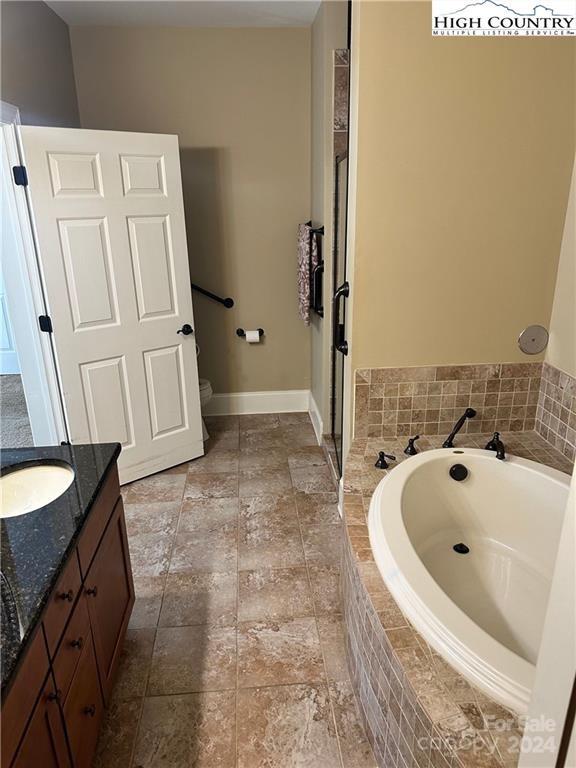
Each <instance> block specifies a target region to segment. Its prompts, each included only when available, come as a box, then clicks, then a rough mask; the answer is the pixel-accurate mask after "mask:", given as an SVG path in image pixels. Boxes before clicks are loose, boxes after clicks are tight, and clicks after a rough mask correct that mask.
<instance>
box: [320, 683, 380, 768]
mask: <svg viewBox="0 0 576 768" xmlns="http://www.w3.org/2000/svg"><path fill="white" fill-rule="evenodd" d="M329 690H330V700H331V703H332V711H333V713H334V720H335V721H336V733H337V734H338V741H339V744H340V752H341V754H342V763H343V765H344V768H377V765H376V760H375V759H374V754H373V752H372V748H371V747H370V744H369V743H368V739H367V738H366V736H365V734H364V729H363V727H362V723H361V722H360V718H359V715H358V710H357V708H356V700H355V698H354V693H353V690H352V684H351V683H350V681H348V680H343V681H340V682H336V683H330V686H329Z"/></svg>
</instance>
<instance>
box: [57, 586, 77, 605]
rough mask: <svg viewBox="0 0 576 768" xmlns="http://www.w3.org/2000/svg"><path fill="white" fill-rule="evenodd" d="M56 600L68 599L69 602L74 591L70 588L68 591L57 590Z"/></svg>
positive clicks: (72, 598)
mask: <svg viewBox="0 0 576 768" xmlns="http://www.w3.org/2000/svg"><path fill="white" fill-rule="evenodd" d="M56 597H57V598H58V600H68V602H69V603H71V602H72V600H74V591H73V590H72V589H69V590H68V592H58V594H57V595H56Z"/></svg>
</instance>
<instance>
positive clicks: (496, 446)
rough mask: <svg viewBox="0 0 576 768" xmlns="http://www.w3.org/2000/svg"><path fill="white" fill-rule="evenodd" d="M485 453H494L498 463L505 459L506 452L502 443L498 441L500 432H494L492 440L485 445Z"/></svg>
mask: <svg viewBox="0 0 576 768" xmlns="http://www.w3.org/2000/svg"><path fill="white" fill-rule="evenodd" d="M485 450H486V451H496V458H497V459H500V461H504V460H505V458H506V451H505V449H504V443H503V442H502V440H500V432H494V435H493V436H492V439H491V440H490V441H489V442H488V443H486V448H485Z"/></svg>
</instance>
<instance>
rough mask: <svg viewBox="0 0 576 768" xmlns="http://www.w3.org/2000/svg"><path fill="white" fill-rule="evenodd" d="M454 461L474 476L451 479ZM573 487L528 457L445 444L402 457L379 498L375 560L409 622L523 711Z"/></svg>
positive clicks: (372, 517) (371, 521) (467, 673)
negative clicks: (498, 455)
mask: <svg viewBox="0 0 576 768" xmlns="http://www.w3.org/2000/svg"><path fill="white" fill-rule="evenodd" d="M455 464H461V465H463V466H464V467H465V468H466V470H467V471H468V475H467V476H466V478H465V479H463V480H455V479H453V478H452V477H451V475H450V469H451V467H452V466H453V465H455ZM455 474H456V475H458V476H459V477H460V476H461V474H463V471H462V470H460V473H458V472H455ZM569 483H570V478H569V476H568V475H565V474H564V473H563V472H559V471H557V470H555V469H551V468H549V467H545V466H543V465H542V464H537V463H536V462H533V461H529V460H527V459H521V458H518V457H515V456H508V457H507V459H506V461H499V460H498V459H497V458H496V455H495V454H494V453H492V452H489V451H483V450H480V449H477V448H463V449H456V448H444V449H438V450H431V451H426V452H424V453H420V454H418V456H414V457H411V458H410V459H408V460H406V461H404V462H402V463H401V464H400V465H399V466H398V467H396V468H395V469H394V470H393V471H392V472H390V473H389V474H387V475H386V476H385V477H384V478H383V479H382V481H381V482H380V483H379V485H378V487H377V488H376V490H375V492H374V495H373V496H372V500H371V503H370V512H369V517H368V528H369V533H370V543H371V546H372V550H373V554H374V559H375V561H376V563H377V565H378V568H379V570H380V573H381V574H382V578H383V579H384V581H385V583H386V586H387V587H388V589H389V590H390V592H391V593H392V595H393V597H394V598H395V600H396V602H397V603H398V605H399V607H400V609H401V610H402V611H403V613H404V615H405V616H406V618H407V619H408V620H409V621H410V622H411V623H412V624H413V626H414V627H415V628H416V629H417V630H418V631H419V632H420V633H421V634H422V636H423V637H424V638H425V640H426V641H427V642H428V643H429V644H430V646H431V647H432V648H434V649H435V650H436V651H437V652H438V653H439V654H440V655H441V656H442V657H443V658H444V659H445V660H446V661H448V662H449V664H451V665H452V666H453V667H455V668H456V669H457V670H458V671H459V672H460V673H461V674H462V675H464V677H466V678H467V680H468V681H469V682H470V683H471V684H472V685H475V686H477V687H478V688H480V689H481V690H482V691H483V692H484V693H485V694H487V695H488V696H490V697H491V698H492V699H494V700H496V701H497V702H499V703H501V704H503V705H504V706H505V707H507V708H509V709H511V710H513V711H514V712H517V713H519V714H524V713H526V711H527V708H528V703H529V700H530V694H531V690H532V684H533V680H534V673H535V664H536V658H537V656H538V648H539V646H540V638H541V635H542V628H543V624H544V617H545V613H546V605H547V602H548V593H549V590H550V584H551V580H552V573H553V569H554V561H555V558H556V551H557V548H558V540H559V536H560V530H561V526H562V520H563V516H564V510H565V507H566V502H567V498H568V487H569ZM460 545H463V546H460ZM455 546H456V549H454V547H455ZM466 550H468V551H467V552H466Z"/></svg>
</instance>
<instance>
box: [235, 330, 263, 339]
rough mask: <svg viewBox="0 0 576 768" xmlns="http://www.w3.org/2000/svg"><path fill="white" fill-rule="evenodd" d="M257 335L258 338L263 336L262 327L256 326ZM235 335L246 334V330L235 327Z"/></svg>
mask: <svg viewBox="0 0 576 768" xmlns="http://www.w3.org/2000/svg"><path fill="white" fill-rule="evenodd" d="M258 335H259V336H260V338H262V336H264V328H258ZM236 336H246V331H245V330H244V328H236Z"/></svg>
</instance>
